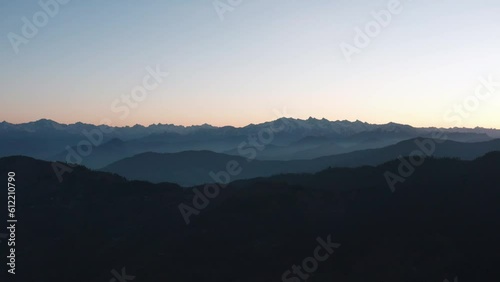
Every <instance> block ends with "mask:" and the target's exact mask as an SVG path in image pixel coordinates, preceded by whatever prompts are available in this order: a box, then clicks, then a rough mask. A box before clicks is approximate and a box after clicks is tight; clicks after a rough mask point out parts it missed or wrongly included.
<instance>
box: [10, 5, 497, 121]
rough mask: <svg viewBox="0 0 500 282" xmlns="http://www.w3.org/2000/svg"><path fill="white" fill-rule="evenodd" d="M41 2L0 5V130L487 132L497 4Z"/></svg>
mask: <svg viewBox="0 0 500 282" xmlns="http://www.w3.org/2000/svg"><path fill="white" fill-rule="evenodd" d="M55 1H56V0H41V1H40V2H39V1H2V2H1V3H0V35H1V36H2V37H1V38H2V39H1V40H0V66H1V67H0V72H1V73H0V84H1V85H2V91H1V96H0V97H1V101H0V121H1V120H5V121H8V122H12V123H21V122H28V121H33V120H38V119H41V118H48V119H53V120H55V121H58V122H61V123H74V122H78V121H81V122H86V123H94V124H101V123H107V124H110V125H120V126H122V125H134V124H144V125H148V124H153V123H171V124H179V125H193V124H203V123H208V124H212V125H218V126H222V125H234V126H243V125H246V124H250V123H259V122H264V121H269V120H274V119H276V118H278V117H281V116H287V117H294V118H301V119H305V118H308V117H315V118H326V119H329V120H351V121H354V120H361V121H365V122H369V123H379V124H381V123H388V122H398V123H404V124H411V125H414V126H437V127H454V126H465V127H476V126H481V127H487V128H500V111H499V110H498V109H499V108H500V83H498V82H500V64H499V63H500V52H498V50H500V33H499V31H498V27H499V26H500V17H499V16H498V15H499V14H500V2H499V1H498V0H469V1H465V0H439V1H436V0H420V1H419V0H413V1H411V0H402V1H398V0H389V1H388V0H384V1H379V0H329V1H327V0H308V1H304V0H300V1H299V0H273V1H269V0H268V1H262V0H251V1H250V0H220V1H219V0H217V1H212V0H158V1H153V0H151V1H150V0H144V1H134V0H109V1H99V0H86V1H83V0H80V1H78V0H69V1H68V0H64V1H63V0H60V2H61V3H58V2H55ZM64 2H67V3H64ZM40 3H46V5H44V4H40ZM42 6H45V8H44V7H42ZM47 7H49V8H47ZM47 11H49V12H50V13H49V12H47ZM44 15H45V18H44ZM377 15H378V16H377ZM387 15H389V16H387ZM26 22H28V23H26ZM30 25H31V27H35V28H36V29H37V30H36V32H33V30H30V28H29V26H30ZM367 29H368V31H369V32H367ZM358 31H360V32H361V34H362V35H359V34H360V33H359V32H358ZM367 33H369V34H367ZM358 37H359V38H358ZM360 38H361V39H362V38H365V39H368V40H365V41H363V40H361V39H360ZM366 42H368V43H366ZM346 46H348V47H346ZM346 50H348V51H346ZM349 52H351V53H349ZM155 72H156V76H155V75H151V73H155ZM166 73H168V75H167V74H166ZM155 77H156V79H155ZM488 80H489V81H490V82H489V83H485V81H488ZM497 81H498V82H497ZM146 88H147V89H146ZM132 93H133V94H134V95H132ZM127 97H128V98H127ZM479 97H480V98H481V99H480V98H479ZM464 103H465V106H464Z"/></svg>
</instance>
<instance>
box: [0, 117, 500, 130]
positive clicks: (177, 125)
mask: <svg viewBox="0 0 500 282" xmlns="http://www.w3.org/2000/svg"><path fill="white" fill-rule="evenodd" d="M280 119H287V120H295V121H308V120H316V121H327V122H349V123H362V124H368V125H389V124H396V125H401V126H410V127H412V128H416V129H419V128H420V129H431V128H435V129H487V130H500V129H499V128H493V127H491V128H487V127H481V126H476V127H456V126H455V127H437V126H423V127H417V126H413V125H410V124H405V123H398V122H393V121H391V122H387V123H369V122H365V121H361V120H358V119H356V120H355V121H350V120H347V119H344V120H329V119H327V118H324V117H323V118H315V117H311V116H310V117H309V118H308V119H300V118H293V117H280V118H277V119H275V120H269V121H264V122H260V123H249V124H246V125H243V126H235V125H223V126H217V125H212V124H209V123H203V124H192V125H180V124H173V123H161V122H158V123H151V124H149V125H144V124H139V123H136V124H134V125H122V126H118V125H117V126H114V125H108V124H94V123H87V122H82V121H77V122H73V123H62V122H58V121H55V120H53V119H49V118H40V119H38V120H34V121H28V122H21V123H11V122H8V121H6V120H3V121H2V122H0V123H7V124H10V125H25V124H29V123H36V122H41V121H47V122H53V123H56V124H58V125H63V126H64V125H65V126H70V125H77V124H84V125H92V126H108V127H114V128H132V127H137V126H139V127H144V128H148V127H151V126H160V125H168V126H176V127H184V128H189V127H203V126H205V127H207V126H209V127H213V128H224V127H232V128H245V127H248V126H252V125H260V124H265V123H271V122H275V121H278V120H280Z"/></svg>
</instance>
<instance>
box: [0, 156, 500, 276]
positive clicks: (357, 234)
mask: <svg viewBox="0 0 500 282" xmlns="http://www.w3.org/2000/svg"><path fill="white" fill-rule="evenodd" d="M202 153H203V154H210V153H208V152H202ZM398 165H399V161H397V160H396V161H390V162H387V163H385V164H383V165H380V166H376V167H362V168H331V169H327V170H324V171H322V172H319V173H316V174H286V175H278V176H273V177H270V178H259V179H251V180H241V181H237V182H234V183H231V184H230V185H228V186H227V187H225V188H222V189H221V192H220V194H219V195H218V196H216V197H215V198H212V199H210V200H209V203H208V204H207V205H206V207H205V208H203V209H201V210H198V214H196V215H192V216H191V217H190V224H189V225H186V223H185V221H184V218H183V216H182V215H181V213H180V212H179V208H178V206H179V204H180V203H184V204H186V205H190V206H193V197H194V196H195V195H196V193H195V191H194V190H193V189H182V188H180V187H178V186H176V185H173V184H150V183H147V182H138V181H133V182H129V181H126V180H124V179H123V178H121V177H119V176H116V175H113V174H109V173H104V172H97V171H91V170H88V169H86V168H83V167H76V168H75V169H74V171H73V172H72V173H70V174H68V175H67V176H66V179H65V181H64V182H62V183H60V182H59V181H58V180H57V177H56V176H55V175H54V173H53V171H52V166H51V163H49V162H45V161H38V160H35V159H31V158H27V157H8V158H2V159H0V175H4V176H6V175H7V173H8V171H15V172H16V181H15V183H16V191H17V195H16V200H17V201H16V202H17V208H16V212H17V217H18V219H19V222H18V223H17V232H18V233H17V242H19V244H18V246H17V270H18V274H17V277H16V278H17V279H19V280H18V281H25V282H32V281H53V282H58V281H64V282H67V281H72V282H88V281H110V279H112V278H113V275H112V274H111V270H113V269H115V270H116V271H117V272H119V273H120V272H121V270H122V268H124V267H125V269H126V273H127V274H128V275H133V276H135V279H134V281H143V282H147V281H186V282H189V281H214V282H215V281H217V282H224V281H228V282H230V281H241V282H246V281H248V282H250V281H251V282H254V281H282V274H283V273H284V272H285V271H286V270H288V269H291V268H292V265H300V264H302V261H303V260H304V259H305V258H307V257H310V256H312V255H313V251H314V250H315V248H316V247H317V246H318V243H317V241H316V238H318V237H321V238H323V239H325V240H326V238H327V237H328V236H331V237H330V238H331V241H332V242H336V243H339V244H341V246H340V247H339V248H338V249H336V251H335V252H334V253H333V254H332V255H331V256H330V258H328V259H327V260H326V261H324V262H321V263H319V268H318V269H317V270H316V271H315V272H314V273H312V274H311V276H310V277H309V280H308V281H316V282H318V281H319V282H326V281H343V282H358V281H385V282H400V281H421V282H423V281H437V282H441V281H443V280H444V279H445V278H447V279H450V281H451V279H452V278H453V277H459V281H495V279H497V277H500V269H499V268H498V265H499V264H500V242H499V240H498V238H499V237H500V223H499V220H498V219H499V218H500V209H499V207H498V203H499V202H500V174H498V173H497V170H498V167H499V165H500V153H490V154H488V155H486V156H484V157H481V158H479V159H477V160H474V161H460V160H455V159H433V158H432V159H426V161H425V163H424V164H423V165H422V166H420V167H418V169H416V171H415V173H414V174H413V175H412V176H411V177H409V178H407V179H406V181H405V182H404V183H400V184H398V186H397V189H396V191H395V192H394V193H392V192H391V190H390V189H389V188H388V186H387V183H386V182H385V179H384V173H385V172H386V171H397V169H398ZM195 189H198V190H199V191H203V186H201V187H196V188H195ZM6 203H7V202H6V201H2V204H0V208H2V210H6V207H5V205H6ZM6 214H7V213H6V212H5V213H2V215H1V216H2V218H1V220H5V218H3V217H5V216H6ZM3 222H5V221H3ZM0 246H1V248H2V253H6V252H5V250H6V245H4V244H3V243H2V245H0ZM5 260H6V258H5V256H2V258H1V259H0V262H1V263H2V265H5V263H6V262H5ZM291 281H293V280H291Z"/></svg>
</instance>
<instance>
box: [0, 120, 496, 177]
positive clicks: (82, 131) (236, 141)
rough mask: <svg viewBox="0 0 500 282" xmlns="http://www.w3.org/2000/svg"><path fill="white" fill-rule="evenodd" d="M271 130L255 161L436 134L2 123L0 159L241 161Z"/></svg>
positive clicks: (354, 128)
mask: <svg viewBox="0 0 500 282" xmlns="http://www.w3.org/2000/svg"><path fill="white" fill-rule="evenodd" d="M270 128H278V129H279V130H278V131H276V132H275V134H274V136H273V139H272V142H271V144H267V145H266V146H265V149H264V150H263V151H262V152H260V153H259V154H258V156H257V158H258V159H262V160H297V159H314V158H318V157H322V156H328V155H334V154H341V153H348V152H353V151H357V150H364V149H371V148H381V147H384V146H388V145H391V144H395V143H397V142H400V141H403V140H407V139H410V138H415V137H426V136H432V134H433V133H435V132H437V129H433V128H414V127H411V126H409V125H401V124H396V123H388V124H385V125H374V124H368V123H365V122H361V121H355V122H350V121H328V120H326V119H321V120H320V119H314V118H309V119H307V120H300V119H293V118H280V119H277V120H276V121H274V122H266V123H261V124H251V125H248V126H245V127H232V126H224V127H215V126H211V125H207V124H204V125H200V126H188V127H185V126H177V125H171V124H154V125H150V126H147V127H145V126H142V125H135V126H132V127H128V126H127V127H109V126H106V125H103V126H96V125H92V124H84V123H75V124H69V125H66V124H59V123H57V122H54V121H51V120H46V119H42V120H39V121H36V122H30V123H24V124H10V123H7V122H2V123H1V124H0V156H10V155H27V156H32V157H36V158H40V159H45V160H57V161H71V160H69V159H68V155H70V154H71V151H77V150H76V145H77V144H79V143H81V142H87V143H88V142H91V143H92V145H93V148H92V153H91V154H90V155H89V156H86V157H84V158H82V162H81V164H83V165H86V166H89V167H92V168H99V167H103V166H105V165H108V164H110V163H112V162H114V161H118V160H120V159H123V158H126V157H131V156H133V155H136V154H140V153H143V152H160V153H176V152H181V151H189V150H210V151H214V152H220V153H223V152H224V153H229V154H233V155H239V152H238V149H237V148H238V147H241V145H242V143H244V142H246V141H247V140H248V138H249V136H255V135H257V134H258V133H259V132H261V131H265V130H268V129H270ZM444 132H446V134H447V135H448V136H449V139H450V140H455V141H463V142H477V141H486V140H490V139H492V137H491V136H495V135H496V134H498V136H499V137H500V133H499V132H500V131H498V130H486V129H480V128H476V129H446V130H444ZM488 134H489V135H488ZM89 136H90V137H89ZM101 136H102V137H101ZM314 138H316V139H314ZM92 139H94V140H92ZM113 139H114V140H115V141H116V140H118V139H119V140H121V142H120V143H119V144H118V143H116V144H115V145H116V146H109V144H107V143H108V142H109V141H110V140H113ZM95 140H97V141H99V142H97V143H96V144H94V143H95V142H92V141H95ZM68 148H71V149H68ZM242 148H244V146H243V147H242ZM73 161H74V160H73Z"/></svg>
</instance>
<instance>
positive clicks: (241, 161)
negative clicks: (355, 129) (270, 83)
mask: <svg viewBox="0 0 500 282" xmlns="http://www.w3.org/2000/svg"><path fill="white" fill-rule="evenodd" d="M254 150H255V155H258V154H259V152H258V151H257V150H256V149H254ZM492 151H500V139H495V140H491V141H486V142H476V143H464V142H455V141H445V142H443V141H439V140H433V139H425V138H415V139H410V140H406V141H403V142H399V143H397V144H394V145H390V146H387V147H384V148H379V149H368V150H361V151H356V152H351V153H345V154H339V155H332V156H327V157H321V158H316V159H312V160H293V161H263V160H256V159H251V158H249V156H248V155H242V156H231V155H226V154H219V153H214V152H210V151H186V152H180V153H169V154H161V153H143V154H138V155H136V156H133V157H130V158H126V159H123V160H120V161H117V162H115V163H112V164H111V165H109V166H106V167H104V168H103V169H102V170H103V171H107V172H113V173H117V174H119V175H122V176H124V177H126V178H127V179H135V180H145V181H151V182H155V183H159V182H173V183H178V184H180V185H183V186H192V185H200V184H202V183H207V182H222V183H224V181H225V180H226V178H224V177H222V175H223V174H227V172H228V168H227V166H228V164H229V163H236V164H237V168H236V169H235V171H238V173H233V174H232V175H229V176H230V180H231V181H233V180H238V179H250V178H255V177H267V176H271V175H275V174H280V173H315V172H318V171H321V170H324V169H326V168H328V167H358V166H364V165H372V166H376V165H380V164H382V163H385V162H388V161H390V160H394V159H396V158H398V157H399V156H410V155H413V154H415V153H417V154H421V155H424V154H427V155H432V156H435V157H448V158H460V159H463V160H473V159H475V158H478V157H480V156H483V155H484V154H486V153H488V152H492Z"/></svg>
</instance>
